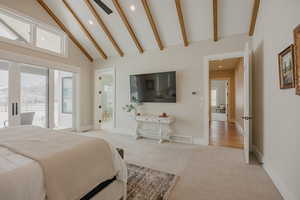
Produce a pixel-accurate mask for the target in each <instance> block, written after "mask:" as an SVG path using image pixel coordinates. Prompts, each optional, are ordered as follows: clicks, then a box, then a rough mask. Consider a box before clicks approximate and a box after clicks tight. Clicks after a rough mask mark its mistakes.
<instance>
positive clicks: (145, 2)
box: [142, 0, 164, 50]
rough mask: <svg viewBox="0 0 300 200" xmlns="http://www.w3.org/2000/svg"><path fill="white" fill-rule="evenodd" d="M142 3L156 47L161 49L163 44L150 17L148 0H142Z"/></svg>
mask: <svg viewBox="0 0 300 200" xmlns="http://www.w3.org/2000/svg"><path fill="white" fill-rule="evenodd" d="M142 3H143V7H144V10H145V12H146V15H147V18H148V21H149V23H150V25H151V28H152V31H153V34H154V37H155V40H156V42H157V45H158V47H159V49H160V50H163V49H164V46H163V44H162V42H161V39H160V36H159V33H158V30H157V27H156V24H155V22H154V19H153V17H152V14H151V11H150V8H149V5H148V2H147V0H142Z"/></svg>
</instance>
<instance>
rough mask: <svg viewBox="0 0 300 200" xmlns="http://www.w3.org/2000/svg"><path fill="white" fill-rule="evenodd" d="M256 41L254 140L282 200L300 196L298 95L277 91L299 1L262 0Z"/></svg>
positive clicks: (298, 14)
mask: <svg viewBox="0 0 300 200" xmlns="http://www.w3.org/2000/svg"><path fill="white" fill-rule="evenodd" d="M261 3H262V5H261V9H260V11H259V12H260V16H259V18H258V24H257V28H256V32H255V37H254V39H253V46H254V65H255V66H254V81H253V82H254V86H253V89H254V94H253V100H254V144H255V145H256V146H257V148H258V149H259V150H260V151H261V153H262V154H263V161H264V166H265V168H266V169H267V171H268V173H269V174H270V176H271V178H272V179H273V180H274V182H275V184H276V185H277V187H278V188H279V190H280V192H281V193H282V194H283V196H284V197H285V199H286V200H299V199H300V190H299V188H300V97H299V96H296V95H295V89H288V90H280V89H279V78H278V77H279V75H278V63H277V55H278V53H279V52H281V51H282V50H283V49H285V48H286V47H287V46H289V45H290V44H291V43H293V29H294V28H295V26H296V25H298V24H299V23H300V20H299V19H300V12H299V9H300V1H299V0H284V1H282V0H272V1H261Z"/></svg>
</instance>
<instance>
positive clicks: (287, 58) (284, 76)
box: [278, 45, 295, 89]
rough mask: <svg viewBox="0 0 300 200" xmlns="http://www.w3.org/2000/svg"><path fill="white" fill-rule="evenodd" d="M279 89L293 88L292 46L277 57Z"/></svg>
mask: <svg viewBox="0 0 300 200" xmlns="http://www.w3.org/2000/svg"><path fill="white" fill-rule="evenodd" d="M278 63H279V80H280V89H289V88H294V87H295V73H294V72H295V62H294V45H290V46H289V47H288V48H286V49H285V50H283V51H282V52H281V53H280V54H279V55H278Z"/></svg>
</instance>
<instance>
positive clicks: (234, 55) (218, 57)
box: [203, 51, 245, 145]
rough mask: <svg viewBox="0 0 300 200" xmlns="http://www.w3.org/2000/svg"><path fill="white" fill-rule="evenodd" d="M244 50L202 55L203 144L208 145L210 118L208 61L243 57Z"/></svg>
mask: <svg viewBox="0 0 300 200" xmlns="http://www.w3.org/2000/svg"><path fill="white" fill-rule="evenodd" d="M244 55H245V52H244V51H237V52H231V53H224V54H214V55H208V56H206V57H204V68H203V73H204V112H203V119H204V127H203V129H204V142H203V143H204V144H205V145H209V120H210V96H209V95H210V78H209V62H210V61H213V60H222V59H229V58H239V57H244Z"/></svg>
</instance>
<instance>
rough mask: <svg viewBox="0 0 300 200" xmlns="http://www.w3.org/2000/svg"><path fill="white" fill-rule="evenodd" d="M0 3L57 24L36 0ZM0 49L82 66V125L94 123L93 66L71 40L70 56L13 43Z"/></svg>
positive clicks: (3, 45)
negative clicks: (39, 50)
mask: <svg viewBox="0 0 300 200" xmlns="http://www.w3.org/2000/svg"><path fill="white" fill-rule="evenodd" d="M0 5H3V6H5V7H8V8H11V9H14V10H17V11H18V12H20V13H23V14H24V15H27V16H30V17H32V18H34V19H37V20H40V21H42V22H44V23H47V24H50V25H53V26H56V27H58V26H57V25H56V23H55V22H54V21H53V20H52V18H51V17H50V16H49V15H48V13H47V12H45V11H44V10H43V8H42V7H41V6H40V5H39V4H38V3H37V1H36V0H26V1H25V0H22V1H20V0H1V1H0ZM0 49H1V50H5V51H11V52H13V53H17V54H22V55H27V56H33V57H36V58H40V59H44V60H47V61H51V62H56V63H62V64H67V65H74V66H77V67H80V70H81V76H80V79H81V84H80V97H81V99H80V103H81V110H80V115H81V122H80V123H81V126H87V125H92V116H93V115H92V87H93V85H92V83H93V82H92V81H91V80H92V78H91V77H93V76H92V73H93V67H92V64H91V63H90V62H89V60H88V59H86V57H85V56H84V55H83V54H82V53H81V51H80V50H79V49H78V48H77V46H75V45H74V44H73V42H72V41H71V40H69V46H68V50H69V52H68V53H69V56H68V58H64V57H59V56H52V55H50V54H47V53H42V52H38V51H35V50H31V49H27V48H22V47H19V46H15V45H12V44H8V43H4V42H0Z"/></svg>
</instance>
